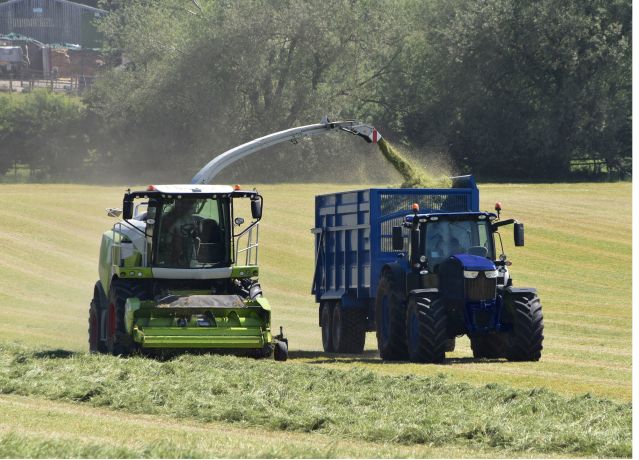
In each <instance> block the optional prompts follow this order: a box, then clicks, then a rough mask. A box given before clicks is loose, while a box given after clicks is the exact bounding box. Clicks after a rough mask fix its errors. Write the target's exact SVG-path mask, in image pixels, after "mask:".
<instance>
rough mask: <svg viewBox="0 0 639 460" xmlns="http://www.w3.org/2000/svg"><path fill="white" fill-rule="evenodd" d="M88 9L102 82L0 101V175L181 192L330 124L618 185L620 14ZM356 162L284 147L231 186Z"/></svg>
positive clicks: (194, 2) (494, 166) (401, 8)
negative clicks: (144, 184)
mask: <svg viewBox="0 0 639 460" xmlns="http://www.w3.org/2000/svg"><path fill="white" fill-rule="evenodd" d="M100 6H101V7H103V8H106V9H108V10H109V11H110V14H108V15H107V16H106V17H104V18H103V19H102V20H101V22H100V24H99V27H100V29H101V31H102V32H103V34H104V36H105V37H106V42H105V43H104V52H105V59H106V60H107V62H109V63H110V64H111V65H110V69H109V70H108V71H106V72H105V73H104V74H103V75H102V76H101V77H100V78H99V79H98V80H97V81H96V83H95V84H94V86H93V87H92V89H91V91H89V92H87V93H86V94H85V95H84V96H83V98H82V99H81V100H79V99H78V100H75V99H73V98H69V97H67V99H66V100H64V101H63V100H62V99H61V96H55V95H45V94H31V95H27V96H22V99H23V100H21V101H20V102H17V101H16V99H17V97H16V96H17V95H12V96H11V97H7V96H5V97H3V98H0V142H2V145H3V146H10V148H9V147H3V149H2V150H3V152H5V153H3V158H1V159H0V169H4V171H7V170H10V169H11V168H12V167H14V168H15V165H16V164H22V165H27V166H28V167H30V168H36V169H38V170H39V171H42V172H43V173H42V174H44V175H48V176H49V177H52V178H55V177H64V178H73V177H77V176H78V175H79V174H81V172H82V170H84V171H85V172H86V171H92V170H94V171H106V170H108V171H112V172H113V174H114V175H116V176H117V177H123V175H124V174H126V173H129V174H131V176H132V178H135V177H138V176H137V175H136V174H142V173H144V172H147V173H149V174H150V173H152V174H154V175H156V176H157V175H160V176H161V175H162V174H165V175H166V177H167V178H169V177H173V180H176V179H177V177H176V175H178V176H179V178H180V179H181V180H187V179H188V178H189V177H190V175H191V173H193V172H195V171H197V169H198V168H199V167H200V166H202V165H203V164H205V163H206V162H207V161H209V160H210V158H211V156H212V154H214V153H215V152H222V151H224V150H225V149H227V148H230V147H232V146H234V145H237V144H239V143H241V142H245V141H247V140H250V139H253V138H255V137H259V136H262V135H264V134H267V133H269V132H273V131H276V130H280V129H286V128H288V127H292V126H297V125H302V124H309V123H316V122H318V121H319V118H320V117H321V116H322V115H324V114H327V115H329V117H330V118H332V119H349V118H356V119H361V120H365V121H368V122H371V123H372V124H374V125H375V126H377V127H378V128H379V130H380V131H381V132H382V133H383V134H384V135H385V137H386V138H387V139H389V140H390V141H391V142H393V143H394V144H396V145H399V146H401V147H403V148H405V149H406V150H409V151H410V152H411V154H412V155H413V156H415V157H416V158H417V159H418V160H420V161H421V162H423V163H424V164H426V166H428V164H429V162H430V161H431V159H432V158H433V157H434V156H437V158H439V160H441V159H442V158H446V161H447V162H448V169H449V171H450V172H451V173H455V174H462V173H474V174H476V175H477V176H478V177H480V178H484V179H493V180H511V179H515V180H526V179H529V180H560V179H570V178H571V177H575V175H576V174H579V172H578V171H576V170H575V166H576V165H577V164H584V163H588V162H592V164H597V165H599V167H600V170H603V171H608V172H613V173H615V174H616V175H617V176H618V177H623V176H624V174H629V166H630V158H631V140H632V136H631V99H632V78H631V2H630V0H612V1H605V0H589V1H581V0H567V1H564V2H556V1H553V0H539V1H532V0H483V1H477V2H470V1H467V0H394V1H393V0H327V1H325V2H321V3H319V4H317V3H315V2H299V1H294V0H246V1H242V2H233V1H224V0H209V1H205V0H154V1H149V0H127V1H124V0H108V1H102V2H101V4H100ZM120 63H122V64H120ZM48 118H51V119H50V120H49V119H48ZM362 148H363V147H362V146H360V145H359V144H357V143H354V142H352V141H351V139H347V138H343V137H335V138H334V139H333V140H331V141H330V142H327V141H325V140H324V141H321V142H317V141H314V142H309V143H303V145H301V146H297V147H295V148H294V149H293V148H292V147H290V146H285V147H282V148H278V149H273V152H271V153H269V154H267V155H265V156H263V157H262V158H256V159H252V160H251V161H246V162H240V163H238V167H237V168H235V169H234V170H233V171H231V172H229V177H242V178H244V180H251V181H282V180H290V179H291V178H293V179H301V180H331V179H333V178H335V171H336V170H337V169H341V170H343V169H345V168H346V169H348V168H352V167H353V164H354V162H355V163H357V162H360V163H361V162H364V163H366V162H367V161H368V160H367V158H366V157H364V156H363V154H362V153H361V150H362ZM350 152H355V153H352V154H351V153H350ZM118 175H119V176H118Z"/></svg>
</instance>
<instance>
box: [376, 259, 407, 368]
mask: <svg viewBox="0 0 639 460" xmlns="http://www.w3.org/2000/svg"><path fill="white" fill-rule="evenodd" d="M375 326H376V334H377V348H378V349H379V355H380V356H381V358H382V359H384V360H388V361H399V360H402V359H406V358H407V356H408V350H407V348H406V305H405V303H404V301H403V299H402V296H401V295H400V294H399V293H398V292H397V291H396V289H395V282H394V280H393V275H392V274H391V272H390V271H386V272H384V273H383V274H382V276H381V278H380V280H379V286H378V287H377V296H376V297H375Z"/></svg>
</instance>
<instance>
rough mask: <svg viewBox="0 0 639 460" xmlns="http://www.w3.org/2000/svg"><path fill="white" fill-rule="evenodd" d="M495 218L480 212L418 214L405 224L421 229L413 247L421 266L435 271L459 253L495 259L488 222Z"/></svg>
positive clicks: (492, 215)
mask: <svg viewBox="0 0 639 460" xmlns="http://www.w3.org/2000/svg"><path fill="white" fill-rule="evenodd" d="M496 218H497V216H496V215H495V214H491V213H483V212H480V213H437V214H418V215H416V216H408V217H407V219H406V223H407V224H409V225H410V226H411V227H415V228H416V229H419V230H420V231H419V236H420V238H419V241H418V244H419V246H418V247H416V248H415V249H416V250H417V252H419V259H418V260H419V263H420V265H424V267H428V268H429V269H430V270H431V271H434V272H437V271H438V268H439V265H440V264H441V263H442V262H444V261H445V260H447V259H448V258H449V257H451V256H455V255H459V254H469V255H472V256H477V257H483V258H488V259H491V260H495V244H494V238H493V231H492V228H491V222H492V221H493V220H495V219H496ZM422 256H423V257H422ZM422 258H425V260H421V259H422Z"/></svg>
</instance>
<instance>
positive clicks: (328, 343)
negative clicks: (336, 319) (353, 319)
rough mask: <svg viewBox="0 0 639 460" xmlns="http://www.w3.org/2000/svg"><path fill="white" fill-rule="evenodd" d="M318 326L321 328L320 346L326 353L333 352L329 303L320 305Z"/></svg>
mask: <svg viewBox="0 0 639 460" xmlns="http://www.w3.org/2000/svg"><path fill="white" fill-rule="evenodd" d="M320 305H321V306H320V308H321V312H320V326H321V328H322V346H323V347H324V351H325V352H326V353H332V352H333V328H332V323H333V312H332V308H331V303H330V302H322V303H321V304H320Z"/></svg>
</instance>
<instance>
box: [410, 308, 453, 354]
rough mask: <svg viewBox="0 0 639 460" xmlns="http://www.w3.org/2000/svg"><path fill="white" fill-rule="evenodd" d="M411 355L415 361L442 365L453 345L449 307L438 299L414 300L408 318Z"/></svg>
mask: <svg viewBox="0 0 639 460" xmlns="http://www.w3.org/2000/svg"><path fill="white" fill-rule="evenodd" d="M406 335H407V339H408V355H409V358H410V360H411V361H414V362H420V363H441V362H443V361H444V356H445V353H446V348H447V347H448V346H449V345H450V344H449V339H448V333H447V318H446V307H445V305H444V303H443V302H442V301H441V299H439V298H438V297H436V296H411V297H410V298H409V300H408V312H407V314H406Z"/></svg>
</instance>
